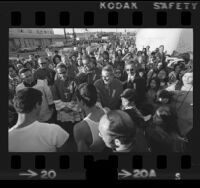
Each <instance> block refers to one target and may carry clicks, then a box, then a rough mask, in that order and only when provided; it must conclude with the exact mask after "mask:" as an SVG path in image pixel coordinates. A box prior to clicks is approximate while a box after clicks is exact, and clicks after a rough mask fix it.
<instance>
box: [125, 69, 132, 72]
mask: <svg viewBox="0 0 200 188" xmlns="http://www.w3.org/2000/svg"><path fill="white" fill-rule="evenodd" d="M129 71H131V72H132V71H134V69H126V72H129Z"/></svg>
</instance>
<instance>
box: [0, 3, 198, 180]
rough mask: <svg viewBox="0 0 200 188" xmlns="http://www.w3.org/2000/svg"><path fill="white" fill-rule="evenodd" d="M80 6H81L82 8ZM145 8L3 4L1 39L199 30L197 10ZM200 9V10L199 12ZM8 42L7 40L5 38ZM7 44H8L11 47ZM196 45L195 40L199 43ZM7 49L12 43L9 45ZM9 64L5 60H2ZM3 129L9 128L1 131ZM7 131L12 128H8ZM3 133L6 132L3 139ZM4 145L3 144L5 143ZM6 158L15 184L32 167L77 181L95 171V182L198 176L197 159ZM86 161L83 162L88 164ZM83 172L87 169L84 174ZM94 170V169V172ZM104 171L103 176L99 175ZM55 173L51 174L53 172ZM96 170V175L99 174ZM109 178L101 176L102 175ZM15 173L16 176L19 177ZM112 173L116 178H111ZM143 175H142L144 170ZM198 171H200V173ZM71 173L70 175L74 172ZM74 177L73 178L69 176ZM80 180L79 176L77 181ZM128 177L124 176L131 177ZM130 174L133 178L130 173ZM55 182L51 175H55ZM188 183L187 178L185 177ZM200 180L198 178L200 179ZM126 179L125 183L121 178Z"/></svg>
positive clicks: (6, 167) (3, 167) (146, 5)
mask: <svg viewBox="0 0 200 188" xmlns="http://www.w3.org/2000/svg"><path fill="white" fill-rule="evenodd" d="M77 3H78V4H79V6H77ZM137 3H138V5H141V6H140V8H139V10H126V11H123V10H108V9H105V10H104V9H100V8H99V2H59V3H56V2H48V3H47V2H15V3H12V4H11V3H8V4H6V3H4V4H1V7H0V9H1V11H0V17H1V18H0V19H1V20H4V26H6V28H5V27H2V30H1V31H0V34H3V35H4V36H5V35H6V36H8V28H9V27H20V28H22V27H30V28H33V27H50V28H51V27H54V28H55V27H69V28H70V27H74V28H81V27H91V28H97V27H102V28H108V27H110V28H117V27H118V28H119V27H121V28H131V27H138V28H147V27H148V28H156V27H159V28H162V27H163V28H166V27H167V28H170V27H171V28H172V27H174V28H177V27H185V28H187V27H194V28H197V27H198V26H199V23H198V22H197V20H199V18H200V15H199V11H198V10H197V11H194V10H164V11H162V10H155V9H153V8H152V4H153V2H148V3H146V2H145V3H144V2H137ZM198 8H199V7H198ZM6 40H7V39H6ZM7 43H8V42H7ZM194 43H195V41H194ZM7 45H8V44H7ZM7 45H5V48H4V49H3V51H2V52H6V50H7V49H8V48H6V47H7ZM3 59H4V60H5V59H6V56H5V55H4V56H3ZM2 129H4V128H2ZM5 130H6V131H7V129H6V128H5ZM3 132H4V131H1V133H2V134H1V133H0V134H1V135H2V138H3V136H4V137H5V135H3ZM2 140H3V139H2ZM3 152H4V153H7V145H6V146H3V147H2V153H3ZM59 155H61V154H53V155H47V154H38V155H36V154H30V155H26V154H6V155H5V154H3V155H2V156H4V159H6V160H4V159H3V158H2V159H3V162H1V165H0V166H1V167H0V168H1V169H0V171H1V172H0V174H3V173H2V171H3V170H5V172H6V174H5V173H4V174H5V175H4V177H5V179H6V178H8V176H10V175H11V172H14V174H13V177H12V176H10V178H11V179H12V178H13V179H16V175H18V172H19V171H20V170H26V169H27V168H28V169H29V168H31V169H34V170H43V169H46V168H48V169H49V168H51V169H56V170H63V172H65V173H66V171H69V170H71V169H73V170H72V174H73V175H74V176H76V178H77V179H79V178H78V177H80V178H83V179H84V178H85V176H86V177H89V178H90V177H91V176H90V175H89V173H87V172H92V178H94V176H95V177H96V178H97V179H98V178H99V177H101V179H102V178H105V179H109V178H110V175H112V177H111V179H116V178H117V177H118V174H119V173H118V171H119V170H123V171H122V172H121V173H124V174H126V175H127V176H128V172H130V171H131V169H137V170H138V169H140V170H143V172H144V169H146V170H147V169H148V170H149V169H154V170H155V171H156V172H157V171H159V172H160V173H161V176H159V177H158V175H157V177H158V178H164V179H165V178H173V179H174V176H175V175H178V177H179V174H177V173H179V172H181V173H182V172H185V173H186V176H185V177H186V178H195V172H196V171H195V172H194V173H190V175H189V176H188V172H191V169H193V168H194V166H195V165H194V164H193V163H192V162H191V161H192V160H191V159H192V158H193V156H192V155H188V154H186V155H175V156H174V155H172V156H171V155H158V156H156V155H154V156H152V155H153V154H152V155H150V156H145V155H134V156H132V155H131V154H129V155H124V156H123V155H121V156H120V157H118V156H114V155H112V156H110V157H108V158H107V160H106V159H104V158H105V157H103V159H102V158H101V159H100V160H95V159H94V158H95V157H94V156H96V154H95V155H94V156H88V154H87V155H86V156H84V155H82V154H80V155H81V156H82V157H80V156H78V154H75V155H74V154H69V155H61V156H59ZM83 161H84V163H83ZM80 169H82V170H80ZM94 169H95V170H94ZM96 169H99V172H98V170H96ZM50 171H51V170H50ZM76 171H78V172H82V173H81V174H83V175H81V174H80V175H78V174H76ZM94 171H95V173H96V174H94ZM102 171H103V172H104V173H101V172H102ZM15 172H16V173H15ZM110 172H113V173H110ZM140 172H141V171H140ZM198 172H199V170H198ZM70 174H71V172H70ZM68 175H69V174H68ZM73 175H71V176H70V175H69V176H68V177H66V176H62V177H61V178H63V179H66V178H69V179H71V178H72V179H73V178H74V176H73ZM77 175H78V176H77ZM126 175H124V176H126ZM129 175H130V173H129ZM51 177H54V176H52V171H51ZM183 178H184V177H183ZM197 178H198V177H197ZM122 179H123V178H122Z"/></svg>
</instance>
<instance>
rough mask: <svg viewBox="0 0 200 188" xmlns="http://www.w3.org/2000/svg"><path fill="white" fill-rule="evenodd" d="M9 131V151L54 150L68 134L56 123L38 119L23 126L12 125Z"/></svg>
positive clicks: (64, 140) (62, 142)
mask: <svg viewBox="0 0 200 188" xmlns="http://www.w3.org/2000/svg"><path fill="white" fill-rule="evenodd" d="M8 133H9V140H8V145H9V152H56V149H57V148H60V147H61V146H62V145H63V144H64V143H65V142H66V141H67V140H68V138H69V134H68V133H67V132H66V131H65V130H64V129H62V128H61V127H60V126H58V125H56V124H48V123H41V122H38V121H35V122H33V123H32V124H30V125H28V126H26V127H23V128H17V127H16V126H14V127H12V128H11V129H9V131H8Z"/></svg>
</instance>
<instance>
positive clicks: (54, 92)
mask: <svg viewBox="0 0 200 188" xmlns="http://www.w3.org/2000/svg"><path fill="white" fill-rule="evenodd" d="M88 45H89V44H88ZM49 52H50V51H48V53H47V54H46V56H38V55H34V54H30V55H29V57H28V58H26V59H25V58H23V59H20V58H19V59H18V60H17V61H15V62H9V112H8V114H9V127H8V129H9V130H8V133H9V151H10V152H57V151H64V152H76V151H78V152H154V153H155V152H161V153H162V152H185V151H188V150H189V149H190V148H189V146H190V145H189V144H190V134H191V130H192V128H193V59H192V56H191V54H189V53H184V54H178V55H177V56H176V57H174V56H173V55H169V54H167V52H166V51H164V46H163V45H161V46H159V47H158V48H156V49H151V48H150V46H147V47H145V48H143V49H142V50H141V51H139V50H138V49H137V48H136V46H135V44H134V43H131V42H130V41H128V40H127V41H125V42H124V43H123V44H121V43H117V42H116V43H109V42H108V43H105V44H99V46H98V47H96V48H91V46H87V47H85V46H84V47H83V46H79V47H76V48H75V49H73V50H72V52H70V53H64V52H63V51H55V52H51V53H49ZM173 59H175V61H174V62H172V61H173Z"/></svg>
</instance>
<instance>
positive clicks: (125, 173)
mask: <svg viewBox="0 0 200 188" xmlns="http://www.w3.org/2000/svg"><path fill="white" fill-rule="evenodd" d="M121 172H122V173H120V172H119V173H118V176H122V178H127V177H128V176H131V175H132V173H130V172H128V171H127V170H121Z"/></svg>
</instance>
